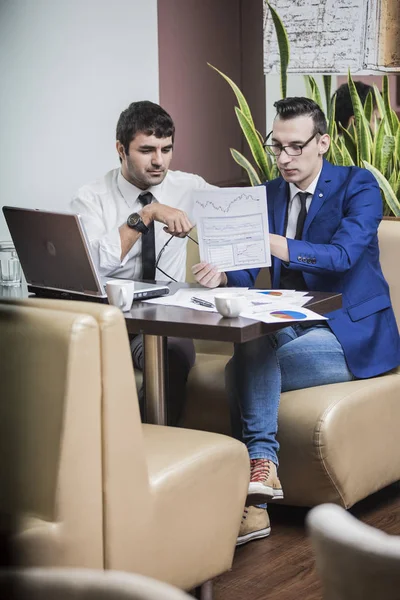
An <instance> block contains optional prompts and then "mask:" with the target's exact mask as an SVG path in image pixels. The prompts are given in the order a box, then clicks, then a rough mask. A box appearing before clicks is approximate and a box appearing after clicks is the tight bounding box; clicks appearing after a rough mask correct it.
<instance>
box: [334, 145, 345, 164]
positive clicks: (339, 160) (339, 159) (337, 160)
mask: <svg viewBox="0 0 400 600" xmlns="http://www.w3.org/2000/svg"><path fill="white" fill-rule="evenodd" d="M331 148H332V155H333V164H334V165H338V166H339V167H343V166H344V157H343V153H342V151H341V149H340V148H339V145H338V144H337V142H336V140H332V142H331Z"/></svg>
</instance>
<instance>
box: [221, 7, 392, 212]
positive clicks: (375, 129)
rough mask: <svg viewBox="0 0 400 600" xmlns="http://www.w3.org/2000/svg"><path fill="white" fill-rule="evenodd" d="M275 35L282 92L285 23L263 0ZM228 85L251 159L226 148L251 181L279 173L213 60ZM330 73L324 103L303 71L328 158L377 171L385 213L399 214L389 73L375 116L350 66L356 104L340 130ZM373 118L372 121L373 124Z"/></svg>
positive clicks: (239, 97) (285, 60) (286, 53)
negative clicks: (321, 121)
mask: <svg viewBox="0 0 400 600" xmlns="http://www.w3.org/2000/svg"><path fill="white" fill-rule="evenodd" d="M266 6H267V7H268V9H269V10H270V11H271V15H272V20H273V23H274V27H275V31H276V34H277V38H278V47H279V55H280V80H281V93H282V98H285V97H286V91H287V67H288V64H289V60H290V46H289V40H288V36H287V33H286V29H285V26H284V24H283V23H282V21H281V19H280V17H279V15H278V13H277V12H276V10H275V9H274V8H273V7H272V6H271V5H270V4H269V2H268V1H266ZM209 66H210V67H212V68H213V69H214V70H215V71H217V72H218V73H219V74H220V75H221V76H222V77H223V78H224V79H225V80H226V81H227V82H228V83H229V85H230V86H231V88H232V90H233V92H234V93H235V96H236V99H237V102H238V105H239V106H236V107H235V112H236V116H237V119H238V121H239V124H240V127H241V129H242V131H243V134H244V136H245V138H246V141H247V143H248V145H249V148H250V151H251V154H252V157H253V160H254V164H252V163H251V162H250V161H249V160H248V159H247V158H246V157H245V156H243V154H241V153H240V152H238V151H237V150H235V149H234V148H231V149H230V152H231V154H232V157H233V159H234V160H235V161H236V162H237V163H238V164H239V165H240V166H241V167H242V168H243V169H244V170H245V171H246V173H247V175H248V178H249V182H250V184H251V185H258V184H260V183H262V182H263V181H269V180H270V179H274V178H275V177H277V176H278V174H279V173H278V169H277V167H276V164H275V160H274V157H273V156H271V155H270V154H268V153H266V152H265V150H264V148H263V136H262V134H261V133H260V132H259V131H258V130H257V129H256V126H255V124H254V121H253V117H252V114H251V110H250V108H249V105H248V103H247V101H246V98H245V97H244V95H243V94H242V92H241V91H240V89H239V87H238V86H237V85H236V84H235V83H234V81H232V79H230V78H229V77H228V76H227V75H225V74H224V73H222V72H221V71H219V70H218V69H217V68H216V67H214V66H213V65H209ZM331 79H332V78H331V76H329V75H325V76H324V77H323V82H324V92H325V104H326V106H325V107H324V106H323V102H322V97H321V93H320V90H319V88H318V85H317V83H316V81H315V79H314V78H313V77H311V76H309V75H306V76H305V81H306V89H307V95H308V96H309V97H310V98H312V99H313V100H314V101H315V102H317V103H318V104H319V105H320V106H321V108H322V109H323V110H325V113H326V116H327V119H328V126H329V129H328V131H329V134H330V136H331V147H330V149H329V153H328V155H327V159H328V160H329V161H330V162H331V163H332V164H334V165H345V166H351V165H356V166H359V167H362V168H366V169H368V170H369V171H371V172H372V173H373V175H374V176H375V177H376V179H377V181H378V184H379V187H380V189H381V193H382V200H383V214H384V216H386V217H387V216H394V217H400V122H399V118H398V117H397V115H396V113H395V112H394V110H393V109H392V107H391V105H390V96H389V83H388V77H387V75H385V76H384V77H383V86H382V93H380V91H379V89H378V88H377V86H376V85H374V94H375V100H376V106H377V108H378V114H379V116H376V115H374V114H373V101H372V96H371V94H369V95H368V97H367V99H366V101H365V104H364V105H363V104H362V102H361V100H360V97H359V95H358V93H357V90H356V87H355V85H354V82H353V79H352V77H351V74H350V72H349V73H348V84H349V89H350V95H351V100H352V104H353V109H354V123H353V124H352V125H351V126H350V127H349V128H348V129H345V128H342V129H341V131H340V132H339V131H338V129H337V126H336V123H335V101H333V102H331V98H330V96H331ZM371 121H372V126H371Z"/></svg>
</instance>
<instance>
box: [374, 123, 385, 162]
mask: <svg viewBox="0 0 400 600" xmlns="http://www.w3.org/2000/svg"><path fill="white" fill-rule="evenodd" d="M384 137H385V120H384V119H382V121H381V122H380V123H379V127H378V131H377V132H376V134H375V139H374V143H373V147H372V164H373V166H374V167H376V168H377V169H379V171H380V170H381V163H382V146H383V138H384Z"/></svg>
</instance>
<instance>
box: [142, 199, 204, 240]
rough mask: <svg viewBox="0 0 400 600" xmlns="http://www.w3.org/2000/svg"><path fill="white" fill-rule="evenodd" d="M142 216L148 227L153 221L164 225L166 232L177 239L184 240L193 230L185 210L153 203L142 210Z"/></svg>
mask: <svg viewBox="0 0 400 600" xmlns="http://www.w3.org/2000/svg"><path fill="white" fill-rule="evenodd" d="M140 215H141V217H142V219H143V221H144V223H145V224H146V225H148V224H149V223H150V222H151V221H158V222H159V223H164V224H165V227H164V231H165V232H166V233H169V234H170V235H175V236H176V237H181V238H183V237H185V236H186V235H187V234H188V233H189V232H190V231H191V229H193V225H192V224H191V222H190V221H189V217H188V216H187V214H186V213H185V212H184V211H183V210H179V209H178V208H171V207H170V206H166V205H165V204H160V203H159V202H152V203H151V204H148V205H147V206H145V207H144V208H142V210H141V211H140Z"/></svg>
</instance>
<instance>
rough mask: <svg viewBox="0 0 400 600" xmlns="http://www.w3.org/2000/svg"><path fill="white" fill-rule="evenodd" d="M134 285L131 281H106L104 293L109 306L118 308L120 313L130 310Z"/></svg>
mask: <svg viewBox="0 0 400 600" xmlns="http://www.w3.org/2000/svg"><path fill="white" fill-rule="evenodd" d="M134 291H135V284H134V282H133V281H121V280H119V281H107V283H106V292H107V297H108V302H109V304H113V305H114V306H118V308H120V309H121V310H122V311H124V312H125V311H128V310H131V308H132V302H133V293H134Z"/></svg>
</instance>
